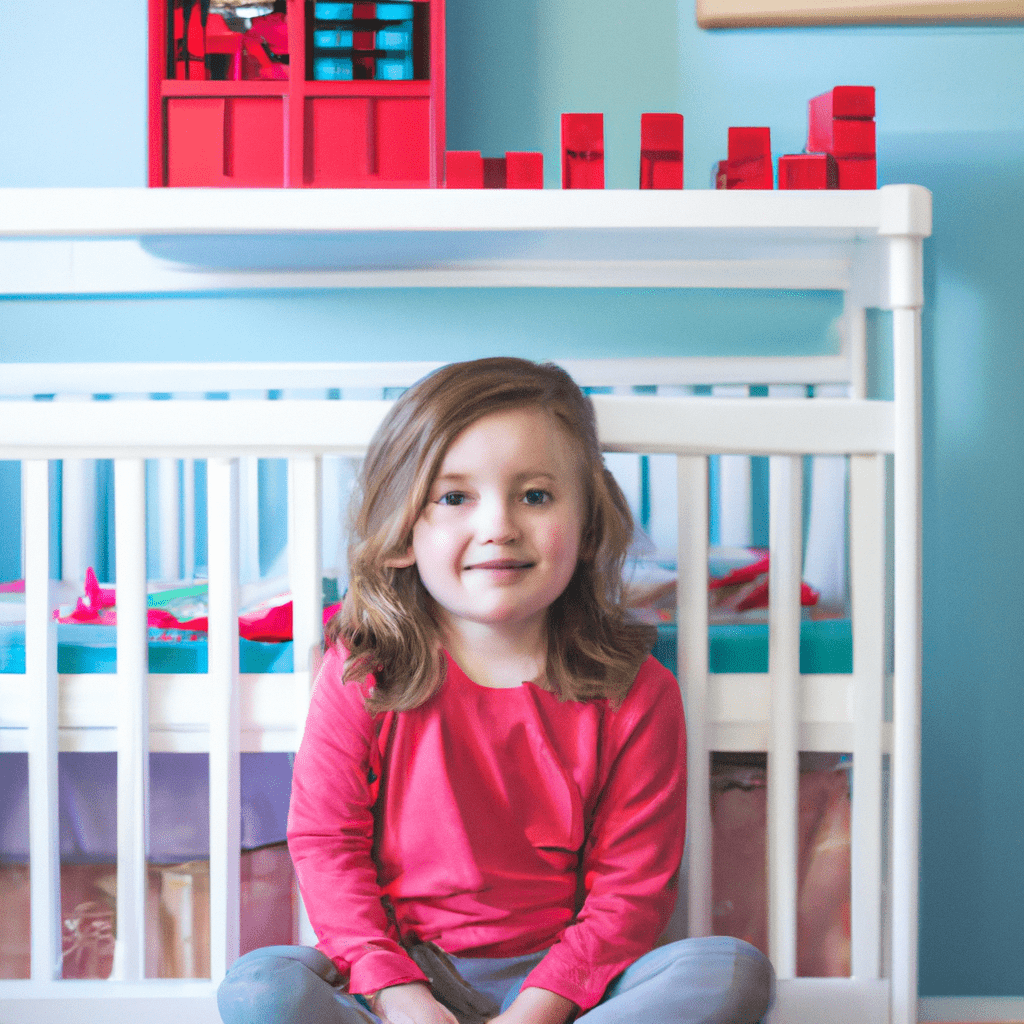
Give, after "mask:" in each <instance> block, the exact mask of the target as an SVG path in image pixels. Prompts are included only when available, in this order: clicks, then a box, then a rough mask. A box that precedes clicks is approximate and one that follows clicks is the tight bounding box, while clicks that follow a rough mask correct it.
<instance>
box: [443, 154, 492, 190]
mask: <svg viewBox="0 0 1024 1024" xmlns="http://www.w3.org/2000/svg"><path fill="white" fill-rule="evenodd" d="M444 162H445V188H483V187H484V161H483V157H482V156H481V155H480V153H479V151H476V152H472V151H470V150H464V149H456V150H450V151H449V152H447V153H446V154H445V161H444Z"/></svg>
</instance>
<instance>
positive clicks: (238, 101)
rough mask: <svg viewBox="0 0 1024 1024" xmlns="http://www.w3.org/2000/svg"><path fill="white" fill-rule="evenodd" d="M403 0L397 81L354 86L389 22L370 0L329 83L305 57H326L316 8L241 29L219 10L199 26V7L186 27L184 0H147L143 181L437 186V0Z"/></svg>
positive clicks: (440, 40) (298, 8)
mask: <svg viewBox="0 0 1024 1024" xmlns="http://www.w3.org/2000/svg"><path fill="white" fill-rule="evenodd" d="M411 2H412V6H413V18H412V19H411V21H409V22H408V23H409V26H410V28H409V31H410V36H411V41H410V48H409V50H408V51H407V53H408V58H407V62H406V67H407V68H408V69H409V70H408V71H406V70H405V68H400V69H399V71H398V72H397V73H398V74H399V75H402V74H403V73H404V77H399V78H386V77H376V78H373V77H369V78H366V77H363V78H361V77H360V75H364V76H365V75H371V76H372V75H373V74H375V73H377V71H376V69H377V68H378V67H380V66H381V65H383V64H384V63H385V62H384V61H381V60H380V58H381V56H382V55H384V56H387V53H386V52H385V51H379V50H376V49H374V46H375V45H376V43H375V32H376V30H377V29H378V28H379V27H380V26H381V25H386V24H387V21H386V19H385V21H384V22H381V21H380V19H378V18H377V17H376V15H377V5H376V4H375V3H357V4H356V5H355V8H356V10H354V11H353V15H354V17H353V20H352V22H350V23H348V24H350V25H351V26H352V27H353V31H352V37H353V38H352V41H351V51H352V52H351V57H350V58H348V57H346V58H345V59H339V60H338V61H336V65H337V66H336V67H335V68H334V70H335V71H337V72H338V75H337V77H334V78H328V77H324V76H323V74H321V73H320V69H317V70H316V72H315V70H314V52H317V53H323V52H324V50H322V49H321V50H317V51H315V44H314V38H315V37H314V33H315V32H316V31H317V30H318V29H323V28H324V27H325V26H326V27H327V28H331V27H334V26H332V25H331V24H330V23H329V21H328V22H325V21H319V22H318V21H317V19H316V4H315V0H284V2H283V3H281V2H279V4H278V10H276V11H275V12H274V13H273V14H270V15H267V16H265V17H263V18H253V19H252V20H251V26H252V27H251V29H250V30H249V31H246V32H237V33H236V32H232V31H231V30H230V29H229V27H228V25H227V23H226V22H225V21H224V20H223V19H221V18H219V17H217V16H216V15H210V16H209V17H208V19H207V25H206V28H205V31H204V30H203V27H202V25H201V23H200V20H199V5H198V4H195V5H194V6H191V8H190V10H191V16H190V18H189V21H188V24H187V26H186V23H185V17H184V9H185V4H184V2H183V0H149V69H150V81H149V113H150V116H149V184H150V185H152V186H161V185H172V186H174V185H189V186H234V187H238V186H257V187H267V186H276V187H280V186H284V187H328V188H426V187H436V186H439V185H440V184H441V181H442V178H443V175H444V137H445V126H444V75H445V21H444V2H445V0H411ZM356 15H359V16H361V20H360V18H357V17H355V16H356ZM321 17H323V16H321ZM356 29H358V30H356ZM186 35H187V37H188V46H187V49H186V47H185V36H186ZM261 40H262V41H261ZM263 42H267V43H268V45H266V46H264V45H263ZM271 43H272V45H270V44H271ZM326 52H327V53H331V52H332V51H330V50H327V51H326ZM334 52H339V51H334ZM186 53H187V60H186V59H185V55H186ZM346 60H347V61H348V64H347V65H346V63H345V62H346ZM389 63H390V64H391V65H395V64H396V61H394V60H391V61H390V62H389ZM346 66H347V67H348V72H349V77H347V78H344V77H341V72H342V71H343V70H344V68H345V67H346ZM385 73H390V74H395V73H396V72H395V71H394V69H393V68H391V69H390V70H389V71H388V72H385V71H384V70H381V71H380V75H381V76H383V75H384V74H385ZM410 74H411V77H409V75H410Z"/></svg>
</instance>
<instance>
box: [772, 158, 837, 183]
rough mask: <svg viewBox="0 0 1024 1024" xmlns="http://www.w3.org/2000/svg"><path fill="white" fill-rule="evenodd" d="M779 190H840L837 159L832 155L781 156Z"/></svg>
mask: <svg viewBox="0 0 1024 1024" xmlns="http://www.w3.org/2000/svg"><path fill="white" fill-rule="evenodd" d="M779 188H813V189H827V188H839V172H838V169H837V167H836V161H835V158H834V157H833V156H832V155H831V154H830V153H794V154H789V155H787V156H780V157H779Z"/></svg>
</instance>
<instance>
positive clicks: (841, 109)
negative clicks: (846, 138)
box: [809, 85, 875, 121]
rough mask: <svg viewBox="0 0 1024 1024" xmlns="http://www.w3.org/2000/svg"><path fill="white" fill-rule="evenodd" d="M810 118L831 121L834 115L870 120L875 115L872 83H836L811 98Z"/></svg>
mask: <svg viewBox="0 0 1024 1024" xmlns="http://www.w3.org/2000/svg"><path fill="white" fill-rule="evenodd" d="M809 106H810V112H811V116H812V118H822V119H823V120H827V121H831V120H832V118H834V117H842V118H854V119H856V120H867V121H870V120H872V119H873V118H874V116H875V87H874V86H873V85H837V86H836V87H835V88H834V89H830V90H829V91H828V92H826V93H822V94H821V95H820V96H815V97H814V99H812V100H811V102H810V104H809Z"/></svg>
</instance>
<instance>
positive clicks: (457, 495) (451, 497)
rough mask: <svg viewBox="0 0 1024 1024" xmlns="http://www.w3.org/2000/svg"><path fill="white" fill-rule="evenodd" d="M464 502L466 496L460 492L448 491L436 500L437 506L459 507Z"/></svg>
mask: <svg viewBox="0 0 1024 1024" xmlns="http://www.w3.org/2000/svg"><path fill="white" fill-rule="evenodd" d="M465 500H466V496H465V495H464V494H463V493H462V492H461V491H448V493H447V494H442V495H441V497H440V498H438V499H437V503H438V505H461V504H462V503H463V502H464V501H465Z"/></svg>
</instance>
